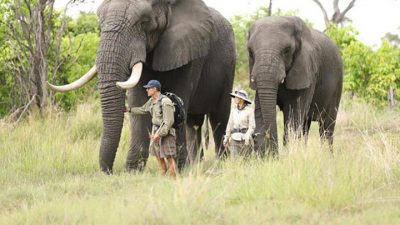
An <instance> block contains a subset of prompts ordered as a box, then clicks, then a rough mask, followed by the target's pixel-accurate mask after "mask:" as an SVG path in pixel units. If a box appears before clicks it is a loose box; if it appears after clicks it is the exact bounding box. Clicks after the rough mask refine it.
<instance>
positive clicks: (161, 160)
mask: <svg viewBox="0 0 400 225" xmlns="http://www.w3.org/2000/svg"><path fill="white" fill-rule="evenodd" d="M156 158H157V161H158V165H159V167H160V170H161V174H162V175H165V174H166V173H167V164H166V163H165V160H164V158H160V157H156Z"/></svg>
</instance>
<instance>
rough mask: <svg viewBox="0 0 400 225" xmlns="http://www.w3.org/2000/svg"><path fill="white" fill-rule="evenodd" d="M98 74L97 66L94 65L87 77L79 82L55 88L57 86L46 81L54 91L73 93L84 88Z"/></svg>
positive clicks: (83, 77)
mask: <svg viewBox="0 0 400 225" xmlns="http://www.w3.org/2000/svg"><path fill="white" fill-rule="evenodd" d="M96 74H97V68H96V65H94V66H93V67H92V68H91V69H90V70H89V71H88V72H87V73H86V74H85V75H83V76H82V77H81V78H79V79H78V80H76V81H74V82H72V83H70V84H66V85H62V86H55V85H52V84H50V83H49V82H48V81H46V82H47V86H48V87H49V88H51V89H52V90H53V91H59V92H66V91H72V90H75V89H77V88H80V87H82V86H83V85H85V84H86V83H87V82H89V81H90V80H91V79H93V77H94V76H95V75H96Z"/></svg>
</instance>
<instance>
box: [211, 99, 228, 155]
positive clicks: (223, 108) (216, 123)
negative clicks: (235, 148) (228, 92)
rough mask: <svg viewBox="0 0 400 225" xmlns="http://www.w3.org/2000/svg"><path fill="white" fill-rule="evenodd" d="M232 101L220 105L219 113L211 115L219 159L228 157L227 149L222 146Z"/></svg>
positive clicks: (216, 152)
mask: <svg viewBox="0 0 400 225" xmlns="http://www.w3.org/2000/svg"><path fill="white" fill-rule="evenodd" d="M229 109H230V101H226V102H224V103H222V104H219V106H218V109H217V111H215V112H212V113H210V114H209V115H210V124H211V129H212V132H213V136H214V143H215V154H216V157H217V158H224V157H226V156H227V152H226V149H225V147H224V146H223V145H222V141H223V140H222V139H223V137H224V134H225V130H226V126H227V123H228V119H229Z"/></svg>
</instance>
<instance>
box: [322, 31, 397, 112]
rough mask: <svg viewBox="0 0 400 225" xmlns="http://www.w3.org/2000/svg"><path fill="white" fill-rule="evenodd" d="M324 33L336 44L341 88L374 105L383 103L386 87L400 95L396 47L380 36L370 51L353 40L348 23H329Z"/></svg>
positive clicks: (354, 38) (385, 102)
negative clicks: (340, 62)
mask: <svg viewBox="0 0 400 225" xmlns="http://www.w3.org/2000/svg"><path fill="white" fill-rule="evenodd" d="M326 34H327V35H328V36H330V37H331V39H332V40H333V41H334V42H335V43H336V44H337V45H338V47H339V48H340V50H341V52H342V57H343V64H344V71H345V77H344V91H346V92H350V93H351V94H352V95H356V96H358V97H361V98H363V99H365V100H367V101H369V102H371V103H373V104H374V105H376V106H385V105H386V104H387V100H388V98H387V95H388V91H389V89H390V88H394V90H395V96H397V98H398V96H400V91H399V90H398V89H399V87H400V63H399V62H400V49H399V48H398V47H396V46H394V45H393V44H391V43H390V42H389V41H387V40H384V41H383V42H382V44H381V46H380V47H379V48H378V49H377V50H376V51H373V50H372V48H371V47H368V46H366V45H364V44H362V43H361V42H360V41H358V40H357V38H356V35H357V34H358V32H357V31H356V30H355V29H354V28H353V27H351V26H346V27H337V26H335V25H331V26H330V27H329V28H328V29H327V30H326Z"/></svg>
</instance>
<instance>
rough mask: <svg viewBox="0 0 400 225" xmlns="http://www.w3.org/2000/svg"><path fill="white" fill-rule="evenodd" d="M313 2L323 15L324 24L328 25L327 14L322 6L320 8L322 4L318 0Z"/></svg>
mask: <svg viewBox="0 0 400 225" xmlns="http://www.w3.org/2000/svg"><path fill="white" fill-rule="evenodd" d="M313 1H314V2H315V3H316V4H317V5H318V6H319V8H320V9H321V11H322V14H323V15H324V21H325V24H329V19H328V13H327V12H326V10H325V8H324V6H322V4H321V2H320V1H319V0H313Z"/></svg>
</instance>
